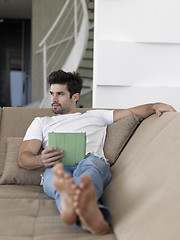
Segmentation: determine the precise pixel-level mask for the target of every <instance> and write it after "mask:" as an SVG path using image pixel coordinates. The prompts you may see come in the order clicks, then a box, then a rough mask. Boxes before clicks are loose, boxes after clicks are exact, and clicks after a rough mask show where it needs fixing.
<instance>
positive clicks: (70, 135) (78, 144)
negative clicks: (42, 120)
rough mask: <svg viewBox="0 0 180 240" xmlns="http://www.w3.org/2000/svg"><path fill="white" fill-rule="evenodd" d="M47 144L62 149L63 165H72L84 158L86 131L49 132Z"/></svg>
mask: <svg viewBox="0 0 180 240" xmlns="http://www.w3.org/2000/svg"><path fill="white" fill-rule="evenodd" d="M48 146H49V147H56V148H57V150H62V151H63V154H64V157H63V158H62V163H63V164H64V165H70V166H73V165H74V164H76V163H79V162H80V161H81V160H83V159H85V154H86V133H85V132H49V133H48Z"/></svg>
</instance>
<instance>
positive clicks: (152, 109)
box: [113, 103, 176, 122]
mask: <svg viewBox="0 0 180 240" xmlns="http://www.w3.org/2000/svg"><path fill="white" fill-rule="evenodd" d="M163 112H176V110H175V109H174V108H173V107H172V106H170V105H168V104H164V103H153V104H145V105H140V106H137V107H133V108H128V109H123V110H118V111H114V115H113V119H114V122H116V121H118V120H120V119H122V118H124V117H128V116H130V115H139V116H141V117H143V118H147V117H149V116H150V115H152V114H154V113H156V114H157V116H158V117H160V116H161V115H162V113H163Z"/></svg>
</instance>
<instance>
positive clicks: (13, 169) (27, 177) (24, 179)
mask: <svg viewBox="0 0 180 240" xmlns="http://www.w3.org/2000/svg"><path fill="white" fill-rule="evenodd" d="M21 142H22V138H18V137H8V138H7V154H6V161H5V165H4V170H3V174H2V177H1V179H0V184H19V185H40V174H41V172H42V171H43V170H42V169H40V170H34V171H32V170H26V169H23V168H20V167H19V165H18V152H19V147H20V144H21Z"/></svg>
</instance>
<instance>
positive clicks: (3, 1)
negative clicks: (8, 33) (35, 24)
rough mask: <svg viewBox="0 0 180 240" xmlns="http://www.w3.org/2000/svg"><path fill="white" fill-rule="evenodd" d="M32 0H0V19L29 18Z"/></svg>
mask: <svg viewBox="0 0 180 240" xmlns="http://www.w3.org/2000/svg"><path fill="white" fill-rule="evenodd" d="M31 9H32V0H0V19H1V21H2V19H4V18H13V19H14V18H18V19H31Z"/></svg>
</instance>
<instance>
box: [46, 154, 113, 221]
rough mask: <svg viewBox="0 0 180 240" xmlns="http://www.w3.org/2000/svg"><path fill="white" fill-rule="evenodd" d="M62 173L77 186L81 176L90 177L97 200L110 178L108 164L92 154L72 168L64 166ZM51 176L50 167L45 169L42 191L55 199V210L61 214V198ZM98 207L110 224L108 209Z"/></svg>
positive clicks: (101, 206)
mask: <svg viewBox="0 0 180 240" xmlns="http://www.w3.org/2000/svg"><path fill="white" fill-rule="evenodd" d="M64 172H66V173H68V174H69V175H70V176H71V177H73V178H74V180H75V183H76V184H77V185H79V184H80V183H81V179H80V176H81V175H82V174H86V175H88V176H90V178H91V180H92V185H93V186H94V189H95V192H96V197H97V200H99V199H100V197H101V196H102V193H103V190H104V188H105V187H106V186H107V185H108V184H109V182H110V180H111V177H112V175H111V172H110V165H109V163H107V162H106V160H104V159H103V158H99V157H97V156H95V155H93V154H87V155H86V158H85V159H84V160H82V161H81V162H80V163H79V164H75V165H74V166H64ZM53 175H54V174H53V168H52V167H51V168H47V169H46V170H45V172H44V173H43V174H42V184H43V190H44V192H45V193H46V194H47V195H48V196H49V197H51V198H53V199H55V201H56V205H57V208H58V210H59V212H61V207H60V206H61V204H60V202H61V197H60V195H59V193H58V192H57V191H56V189H55V187H54V184H53V177H54V176H53ZM98 206H99V209H100V210H101V212H102V214H103V215H104V218H105V220H106V221H107V222H108V223H110V220H111V215H110V212H109V209H108V208H107V207H105V206H103V205H101V204H98Z"/></svg>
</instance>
